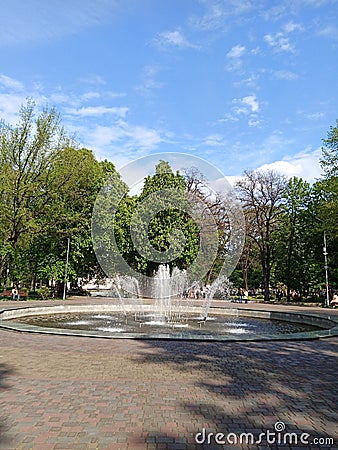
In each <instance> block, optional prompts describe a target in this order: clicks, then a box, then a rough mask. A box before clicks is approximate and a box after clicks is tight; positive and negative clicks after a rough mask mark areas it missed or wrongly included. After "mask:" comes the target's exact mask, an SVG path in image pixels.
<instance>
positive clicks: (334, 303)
mask: <svg viewBox="0 0 338 450" xmlns="http://www.w3.org/2000/svg"><path fill="white" fill-rule="evenodd" d="M330 305H332V308H335V307H336V306H338V295H337V294H333V297H332V300H331V302H330Z"/></svg>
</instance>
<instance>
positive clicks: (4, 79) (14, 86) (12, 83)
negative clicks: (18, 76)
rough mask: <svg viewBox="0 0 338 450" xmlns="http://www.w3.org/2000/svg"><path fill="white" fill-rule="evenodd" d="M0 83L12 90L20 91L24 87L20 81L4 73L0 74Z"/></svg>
mask: <svg viewBox="0 0 338 450" xmlns="http://www.w3.org/2000/svg"><path fill="white" fill-rule="evenodd" d="M0 85H2V86H3V87H4V88H6V89H10V90H13V91H22V90H23V89H24V85H23V84H22V83H21V82H20V81H18V80H15V79H14V78H11V77H8V76H7V75H4V74H0Z"/></svg>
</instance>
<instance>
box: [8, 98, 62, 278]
mask: <svg viewBox="0 0 338 450" xmlns="http://www.w3.org/2000/svg"><path fill="white" fill-rule="evenodd" d="M69 142H70V141H69V139H68V138H67V137H66V136H65V133H64V131H63V129H62V127H61V126H60V120H59V116H58V114H57V113H56V111H55V110H54V109H48V108H45V109H44V110H43V111H42V112H41V113H40V114H38V115H36V113H35V105H34V102H32V101H31V100H28V101H27V104H26V105H25V106H23V107H22V108H21V110H20V119H19V122H18V124H17V125H16V126H10V125H7V124H5V123H4V122H2V123H1V125H0V162H1V165H0V208H1V219H0V276H1V274H2V273H3V271H4V268H5V267H9V266H11V267H10V271H12V270H13V274H15V270H16V269H15V263H16V260H17V257H18V252H19V250H20V251H23V250H24V249H26V248H27V247H28V246H29V245H30V243H31V240H32V237H33V236H34V235H36V234H37V233H38V232H39V231H40V228H39V222H40V219H41V217H43V215H44V214H45V211H46V207H47V205H48V203H49V201H50V193H51V189H50V175H51V171H52V166H53V162H54V159H55V157H56V155H57V153H58V151H59V150H60V149H61V148H63V147H65V146H66V145H69Z"/></svg>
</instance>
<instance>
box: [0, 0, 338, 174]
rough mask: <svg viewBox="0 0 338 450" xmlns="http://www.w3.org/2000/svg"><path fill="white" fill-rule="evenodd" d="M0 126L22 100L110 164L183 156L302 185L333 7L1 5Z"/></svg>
mask: <svg viewBox="0 0 338 450" xmlns="http://www.w3.org/2000/svg"><path fill="white" fill-rule="evenodd" d="M0 3H1V15H0V51H1V64H0V117H1V118H3V119H4V120H5V121H7V122H10V123H15V121H16V120H17V111H18V110H19V108H20V105H21V104H22V103H24V102H25V98H26V97H27V96H31V97H33V99H35V100H36V102H37V104H38V105H39V106H41V107H42V106H43V105H45V104H46V103H48V104H49V105H50V106H54V107H56V109H57V110H58V111H59V112H60V113H61V117H62V123H63V125H64V126H65V128H66V130H67V131H68V132H69V133H71V134H75V135H76V137H77V139H78V140H79V141H80V143H81V145H83V146H86V147H88V148H91V149H92V150H94V152H95V154H96V155H97V157H98V158H100V159H101V158H108V159H110V160H111V161H113V162H114V163H115V164H116V166H117V167H120V166H122V165H124V164H126V163H128V162H130V161H132V160H134V159H135V158H138V157H141V156H146V155H150V154H153V153H161V152H184V153H187V154H193V155H196V156H198V157H201V158H204V159H206V160H207V161H208V162H210V163H211V164H214V165H215V166H216V167H217V168H219V169H220V170H221V171H222V172H223V173H224V174H225V175H228V176H232V177H235V176H238V175H240V174H241V173H242V171H243V169H256V168H273V169H277V170H280V171H281V172H283V173H285V174H287V175H297V176H302V177H304V178H306V179H308V180H309V181H313V180H314V179H315V178H318V177H319V176H320V173H321V171H320V167H319V164H318V160H319V158H320V155H321V151H320V147H321V145H322V139H323V138H325V137H326V135H327V131H328V130H329V127H330V126H331V125H334V124H335V120H336V118H337V117H338V114H337V104H338V89H337V79H338V78H337V73H338V25H337V24H338V2H337V1H336V0H285V1H277V2H276V1H267V0H266V1H264V0H223V1H222V0H96V1H91V0H49V1H48V2H41V1H39V0H12V1H11V2H7V1H5V0H1V2H0Z"/></svg>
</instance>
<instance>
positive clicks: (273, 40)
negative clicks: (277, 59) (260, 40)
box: [264, 32, 295, 53]
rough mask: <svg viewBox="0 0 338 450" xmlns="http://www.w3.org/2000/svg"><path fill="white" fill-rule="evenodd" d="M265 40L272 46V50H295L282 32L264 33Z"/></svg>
mask: <svg viewBox="0 0 338 450" xmlns="http://www.w3.org/2000/svg"><path fill="white" fill-rule="evenodd" d="M264 40H265V42H266V43H267V44H268V45H269V46H270V47H272V49H273V51H274V52H291V53H293V52H294V51H295V48H294V46H293V45H292V44H291V43H290V40H289V38H288V37H287V36H285V35H284V34H283V33H282V32H278V33H275V34H266V35H265V36H264Z"/></svg>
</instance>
